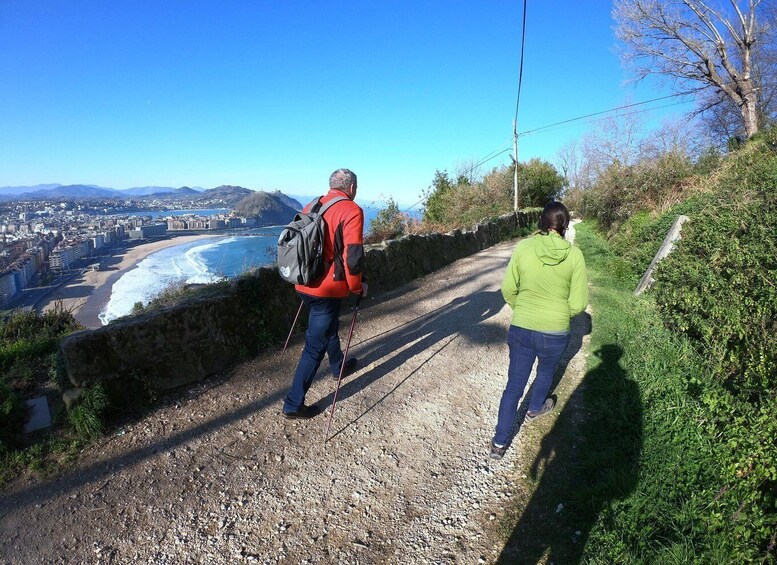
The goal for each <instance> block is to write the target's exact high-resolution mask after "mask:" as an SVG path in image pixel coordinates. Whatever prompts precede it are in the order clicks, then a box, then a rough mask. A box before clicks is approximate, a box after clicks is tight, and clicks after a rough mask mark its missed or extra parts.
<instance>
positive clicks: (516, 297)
mask: <svg viewBox="0 0 777 565" xmlns="http://www.w3.org/2000/svg"><path fill="white" fill-rule="evenodd" d="M502 296H504V299H505V302H507V303H508V304H509V305H510V306H511V307H512V309H513V319H512V322H511V323H512V325H514V326H518V327H521V328H526V329H529V330H535V331H539V332H551V333H557V332H565V331H569V319H570V318H571V317H572V316H574V315H576V314H579V313H580V312H582V311H583V310H585V307H586V305H587V304H588V281H587V279H586V274H585V260H584V259H583V253H582V252H581V251H580V250H579V249H578V248H577V247H574V246H573V245H572V244H571V243H569V242H568V241H566V240H565V239H564V238H562V237H561V236H560V235H559V234H557V233H556V232H553V231H551V232H549V233H548V234H542V233H538V234H536V235H533V236H531V237H529V238H526V239H523V240H521V241H519V242H518V245H516V246H515V251H513V256H512V257H511V258H510V264H509V265H508V266H507V272H505V276H504V280H503V281H502Z"/></svg>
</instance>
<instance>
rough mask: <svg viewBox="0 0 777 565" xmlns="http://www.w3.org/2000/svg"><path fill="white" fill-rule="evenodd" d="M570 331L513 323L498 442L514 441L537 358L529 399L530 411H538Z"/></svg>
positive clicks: (502, 443)
mask: <svg viewBox="0 0 777 565" xmlns="http://www.w3.org/2000/svg"><path fill="white" fill-rule="evenodd" d="M568 341H569V334H561V335H559V334H547V333H542V332H537V331H534V330H527V329H525V328H519V327H518V326H510V330H509V331H508V332H507V344H508V346H509V347H510V366H509V367H508V369H507V386H506V387H505V390H504V392H503V393H502V401H501V402H500V403H499V418H498V420H497V423H496V434H495V435H494V442H495V443H498V444H500V445H506V444H507V443H508V442H509V441H510V432H511V430H512V428H513V424H514V423H515V417H516V415H517V410H518V402H519V401H520V400H521V396H523V389H525V388H526V383H527V382H529V375H530V374H531V369H532V366H533V365H534V360H535V359H539V362H538V363H537V376H536V377H535V379H534V390H533V392H532V395H531V400H530V401H529V410H531V411H532V412H537V411H538V410H539V409H540V408H542V404H543V403H544V402H545V399H546V398H547V395H548V391H549V389H550V385H551V384H552V383H553V374H554V373H555V372H556V366H557V365H558V362H559V361H560V360H561V356H562V355H563V354H564V350H565V349H566V348H567V342H568Z"/></svg>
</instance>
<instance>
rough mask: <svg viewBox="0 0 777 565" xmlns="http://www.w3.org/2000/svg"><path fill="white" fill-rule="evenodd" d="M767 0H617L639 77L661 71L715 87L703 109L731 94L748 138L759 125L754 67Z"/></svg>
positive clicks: (764, 34) (628, 55)
mask: <svg viewBox="0 0 777 565" xmlns="http://www.w3.org/2000/svg"><path fill="white" fill-rule="evenodd" d="M762 2H763V0H729V1H728V4H730V6H727V5H725V4H723V3H722V0H615V7H614V9H613V17H614V18H615V21H616V22H617V28H616V33H617V36H618V38H619V39H621V40H622V41H623V42H624V44H625V48H624V50H623V57H624V59H625V61H626V62H627V63H629V64H631V65H633V67H634V70H635V74H636V77H637V78H639V79H641V78H644V77H647V76H649V75H661V76H663V77H666V78H669V79H672V80H674V81H676V82H677V83H679V84H681V85H683V86H686V87H689V86H692V85H695V86H698V87H699V88H700V90H702V91H711V92H710V94H709V95H708V96H707V97H703V98H702V103H703V104H707V107H704V106H702V108H701V111H704V110H707V109H709V108H712V107H715V106H717V105H719V104H720V103H721V100H729V101H730V102H731V103H732V104H733V105H734V106H735V107H736V108H737V109H738V110H739V114H740V119H741V126H742V128H743V130H744V133H745V136H746V137H747V138H748V139H749V138H750V137H752V136H753V135H754V134H755V133H757V132H758V128H759V115H762V110H761V107H760V105H759V91H758V84H757V82H756V80H755V78H756V77H755V76H754V71H755V69H756V67H757V65H758V63H757V61H756V59H757V56H758V54H759V53H760V52H761V51H760V50H759V49H758V47H759V46H760V42H761V41H766V40H767V38H768V37H769V35H770V33H769V32H770V31H771V30H770V29H769V28H768V27H767V25H766V24H765V23H762V22H761V21H760V19H765V20H767V21H769V20H770V19H771V18H770V17H769V16H768V15H767V10H766V8H765V7H764V8H760V10H759V7H760V5H761V4H762Z"/></svg>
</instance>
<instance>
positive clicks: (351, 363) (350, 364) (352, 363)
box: [332, 357, 359, 379]
mask: <svg viewBox="0 0 777 565" xmlns="http://www.w3.org/2000/svg"><path fill="white" fill-rule="evenodd" d="M358 364H359V360H358V359H357V358H356V357H351V358H350V359H348V361H346V362H345V371H344V372H343V378H345V377H347V376H348V375H350V374H351V373H353V372H354V371H355V370H356V365H358ZM332 378H335V379H339V378H340V375H339V374H333V375H332Z"/></svg>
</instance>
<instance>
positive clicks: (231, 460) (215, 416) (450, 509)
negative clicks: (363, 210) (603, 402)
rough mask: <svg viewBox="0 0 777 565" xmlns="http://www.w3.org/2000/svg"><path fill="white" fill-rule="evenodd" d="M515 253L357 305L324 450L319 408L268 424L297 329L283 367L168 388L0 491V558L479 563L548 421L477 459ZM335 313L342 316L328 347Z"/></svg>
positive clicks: (498, 387) (498, 378)
mask: <svg viewBox="0 0 777 565" xmlns="http://www.w3.org/2000/svg"><path fill="white" fill-rule="evenodd" d="M514 245H515V242H506V243H503V244H499V245H497V246H495V247H492V248H490V249H488V250H486V251H483V252H481V253H479V254H477V255H475V256H472V257H469V258H467V259H463V260H460V261H458V262H456V263H455V264H454V265H452V266H450V267H448V268H445V269H443V270H441V271H438V272H436V273H435V274H433V275H432V276H430V277H426V278H425V279H422V280H419V281H416V282H415V283H412V284H411V285H408V286H405V287H403V288H402V289H400V290H398V291H395V292H393V293H391V294H390V295H384V296H382V297H380V298H379V299H378V300H372V299H368V300H367V301H365V302H366V304H365V305H364V307H363V308H362V310H361V311H360V313H359V317H358V319H357V322H356V331H355V333H354V337H353V341H352V343H351V352H352V354H353V355H355V356H357V357H358V358H359V360H360V368H359V370H358V371H357V372H356V373H354V374H353V375H351V376H349V377H348V378H347V379H345V380H344V382H343V386H342V388H341V390H340V395H339V397H338V401H337V412H336V414H335V417H334V422H333V425H332V432H331V436H332V437H331V438H330V440H329V441H328V442H326V443H324V441H323V440H324V430H325V428H326V422H327V418H328V415H329V412H328V411H327V413H326V414H324V415H321V416H318V417H316V418H314V419H312V420H309V421H289V420H285V419H283V418H281V417H280V416H279V411H280V408H281V403H282V399H283V396H284V395H285V392H286V388H287V386H288V384H289V381H290V375H291V373H292V372H293V370H294V367H295V365H296V361H297V359H298V356H299V352H300V350H301V346H302V343H301V339H300V338H298V339H297V340H296V341H294V342H293V343H292V345H291V346H290V349H291V350H290V352H287V354H286V356H285V358H283V359H280V358H279V357H278V356H277V355H276V356H272V355H267V356H262V357H260V358H257V359H255V360H253V361H250V362H247V363H244V364H241V365H239V366H237V367H236V368H235V369H234V370H233V371H232V373H231V374H230V375H229V376H228V377H224V378H217V379H211V380H209V381H208V382H206V383H203V384H202V385H200V386H198V387H196V388H193V389H190V390H188V391H185V392H182V393H180V394H179V395H177V396H175V397H170V398H167V399H166V400H165V401H164V403H163V405H162V406H160V407H159V408H157V409H155V411H154V412H153V413H151V414H150V415H148V416H147V417H145V418H144V419H143V420H141V421H139V422H136V423H135V424H133V425H132V426H128V427H125V428H123V429H122V430H120V431H119V432H118V433H116V434H114V435H113V436H111V437H109V438H105V439H103V440H102V441H100V442H98V443H97V444H95V445H93V446H92V447H90V448H89V449H88V450H86V451H85V452H84V453H82V454H81V456H80V458H79V463H78V464H77V466H76V467H75V468H74V469H72V470H71V471H70V472H68V473H67V474H66V475H64V476H62V477H60V478H57V479H55V480H51V481H43V480H41V481H37V482H31V481H29V480H20V481H18V482H17V483H16V484H12V485H10V487H9V488H8V489H7V490H6V492H4V493H3V497H2V500H1V501H0V562H2V563H24V564H29V563H106V564H108V563H116V564H118V563H176V564H178V563H215V564H219V563H242V562H246V563H250V562H258V563H277V562H282V563H478V562H480V563H490V562H493V561H494V560H495V559H496V558H497V557H498V555H499V552H500V551H501V549H502V543H500V541H499V540H500V536H501V535H503V534H500V533H499V531H498V528H497V526H496V525H497V524H498V523H499V520H500V518H501V516H502V513H503V507H504V505H505V501H508V500H523V499H525V497H526V495H527V493H525V492H516V491H517V490H518V489H519V488H520V487H519V486H518V485H519V484H520V483H521V481H520V480H518V481H515V480H514V478H515V469H516V465H517V462H518V461H519V460H524V461H525V460H531V458H532V453H531V450H532V449H533V448H534V446H535V444H536V441H534V440H532V441H531V442H528V441H527V440H526V439H525V437H529V436H530V435H531V429H532V427H534V426H540V425H542V426H545V425H548V423H541V422H540V421H538V422H537V423H532V424H531V425H526V424H524V425H523V428H527V430H528V431H526V430H524V429H523V428H522V429H521V430H520V433H519V435H518V436H517V438H516V440H515V442H514V445H513V448H512V449H510V450H509V451H508V454H507V455H506V456H505V458H504V459H503V460H501V461H497V462H494V461H492V460H489V459H488V448H487V446H488V442H489V440H490V438H491V435H492V433H493V427H494V425H495V422H496V413H497V407H498V403H499V398H500V395H501V391H502V388H503V386H504V382H505V375H506V371H507V346H506V343H505V333H506V329H507V327H508V325H509V322H510V311H509V308H508V307H507V306H506V305H505V304H504V301H503V300H502V297H501V294H500V291H499V286H500V284H501V280H502V274H503V272H504V269H505V267H506V264H507V261H508V259H509V257H510V254H511V252H512V249H513V247H514ZM349 323H350V312H349V311H347V309H344V311H343V318H342V322H341V328H342V329H341V335H343V339H344V334H345V333H346V332H347V329H348V325H349ZM581 358H582V355H580V356H579V358H577V357H576V358H575V359H574V360H572V362H571V363H570V366H569V368H568V369H567V375H566V376H565V381H566V382H567V384H573V383H574V382H575V381H576V380H578V379H579V376H580V375H581V374H582V361H581V360H580V359H581ZM335 382H336V381H335V380H334V379H332V378H330V377H329V376H328V373H324V370H323V368H322V370H321V372H320V373H319V377H318V379H317V380H316V381H315V382H314V384H313V387H312V388H311V390H310V392H309V393H308V398H307V401H308V402H315V401H320V402H322V403H324V404H325V405H327V406H328V405H329V404H331V400H332V393H333V390H334V386H335ZM560 400H561V401H563V399H560ZM551 423H552V422H551ZM540 429H541V428H536V431H539V430H540ZM536 431H535V434H536ZM527 433H528V434H529V436H527V435H526V434H527Z"/></svg>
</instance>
